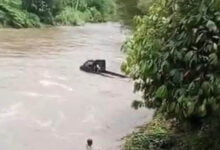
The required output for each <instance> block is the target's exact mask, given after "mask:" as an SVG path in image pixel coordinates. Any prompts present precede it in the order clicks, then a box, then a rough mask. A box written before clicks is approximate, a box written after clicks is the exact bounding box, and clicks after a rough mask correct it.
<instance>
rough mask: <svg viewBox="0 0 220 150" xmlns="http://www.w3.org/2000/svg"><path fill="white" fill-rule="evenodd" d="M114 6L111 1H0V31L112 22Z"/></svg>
mask: <svg viewBox="0 0 220 150" xmlns="http://www.w3.org/2000/svg"><path fill="white" fill-rule="evenodd" d="M114 17H115V4H114V3H113V2H112V1H110V0H103V1H102V3H101V2H99V1H96V0H93V1H91V2H87V1H85V2H82V1H78V0H63V1H62V2H57V1H56V2H55V1H51V2H46V1H44V0H40V1H37V2H34V1H32V2H30V1H26V0H14V1H12V0H0V27H12V28H33V27H42V26H45V25H51V26H57V25H83V24H85V23H87V22H90V23H98V22H106V21H109V20H114Z"/></svg>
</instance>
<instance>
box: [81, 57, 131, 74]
mask: <svg viewBox="0 0 220 150" xmlns="http://www.w3.org/2000/svg"><path fill="white" fill-rule="evenodd" d="M80 70H82V71H85V72H88V73H96V74H100V75H105V76H106V75H112V76H117V77H120V78H127V76H125V75H121V74H118V73H114V72H111V71H107V70H106V61H105V60H103V59H98V60H87V61H86V62H85V63H84V64H83V65H82V66H80Z"/></svg>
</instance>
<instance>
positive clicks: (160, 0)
mask: <svg viewBox="0 0 220 150" xmlns="http://www.w3.org/2000/svg"><path fill="white" fill-rule="evenodd" d="M218 4H219V0H212V1H209V0H202V1H201V0H191V1H183V0H176V1H172V0H156V1H155V2H154V3H153V5H152V6H151V7H150V8H149V10H148V15H146V16H144V17H141V18H140V17H136V30H135V32H134V35H133V37H132V38H131V39H130V40H129V41H128V42H127V43H126V44H125V46H124V48H123V49H124V50H125V51H126V52H127V55H128V56H127V59H126V61H125V63H124V64H123V65H122V70H123V71H124V72H126V73H127V74H129V75H130V76H131V77H132V78H133V79H134V80H135V91H141V92H143V99H144V101H143V102H141V101H140V102H136V103H134V104H135V106H138V107H139V106H147V107H150V108H155V109H157V110H159V111H161V112H163V113H164V114H165V115H166V116H168V117H171V118H172V117H176V118H178V119H180V120H185V119H189V118H200V117H206V116H209V115H211V114H212V113H213V112H214V111H215V110H218V109H219V106H220V99H219V98H220V78H219V73H220V71H219V67H220V63H219V57H220V51H219V48H220V47H219V46H220V41H219V39H220V36H219V33H220V30H219V29H220V28H219V27H220V12H219V10H220V9H219V8H218V7H216V6H219V5H218Z"/></svg>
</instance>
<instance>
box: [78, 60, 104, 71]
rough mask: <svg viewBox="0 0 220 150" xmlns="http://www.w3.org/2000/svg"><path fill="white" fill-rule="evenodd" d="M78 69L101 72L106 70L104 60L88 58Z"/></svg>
mask: <svg viewBox="0 0 220 150" xmlns="http://www.w3.org/2000/svg"><path fill="white" fill-rule="evenodd" d="M80 70H82V71H85V72H90V73H101V72H105V71H106V63H105V60H88V61H86V62H85V63H84V64H83V65H82V66H80Z"/></svg>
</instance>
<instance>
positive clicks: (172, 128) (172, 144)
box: [122, 115, 220, 150]
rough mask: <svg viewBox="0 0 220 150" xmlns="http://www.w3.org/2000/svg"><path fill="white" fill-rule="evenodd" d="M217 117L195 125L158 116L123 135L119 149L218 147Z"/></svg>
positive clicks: (196, 149)
mask: <svg viewBox="0 0 220 150" xmlns="http://www.w3.org/2000/svg"><path fill="white" fill-rule="evenodd" d="M219 131H220V124H219V117H215V118H214V119H213V118H212V119H210V120H209V121H206V123H204V124H203V125H201V126H200V127H199V128H193V127H189V126H187V125H183V124H178V123H177V122H176V121H175V120H167V119H165V118H163V117H162V116H159V115H158V116H155V117H154V119H153V120H152V121H151V122H150V123H148V124H146V125H143V126H142V127H140V128H139V129H138V130H137V131H135V132H133V133H132V134H130V135H128V136H127V137H125V138H124V144H123V148H122V149H123V150H219V147H220V134H219Z"/></svg>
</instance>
